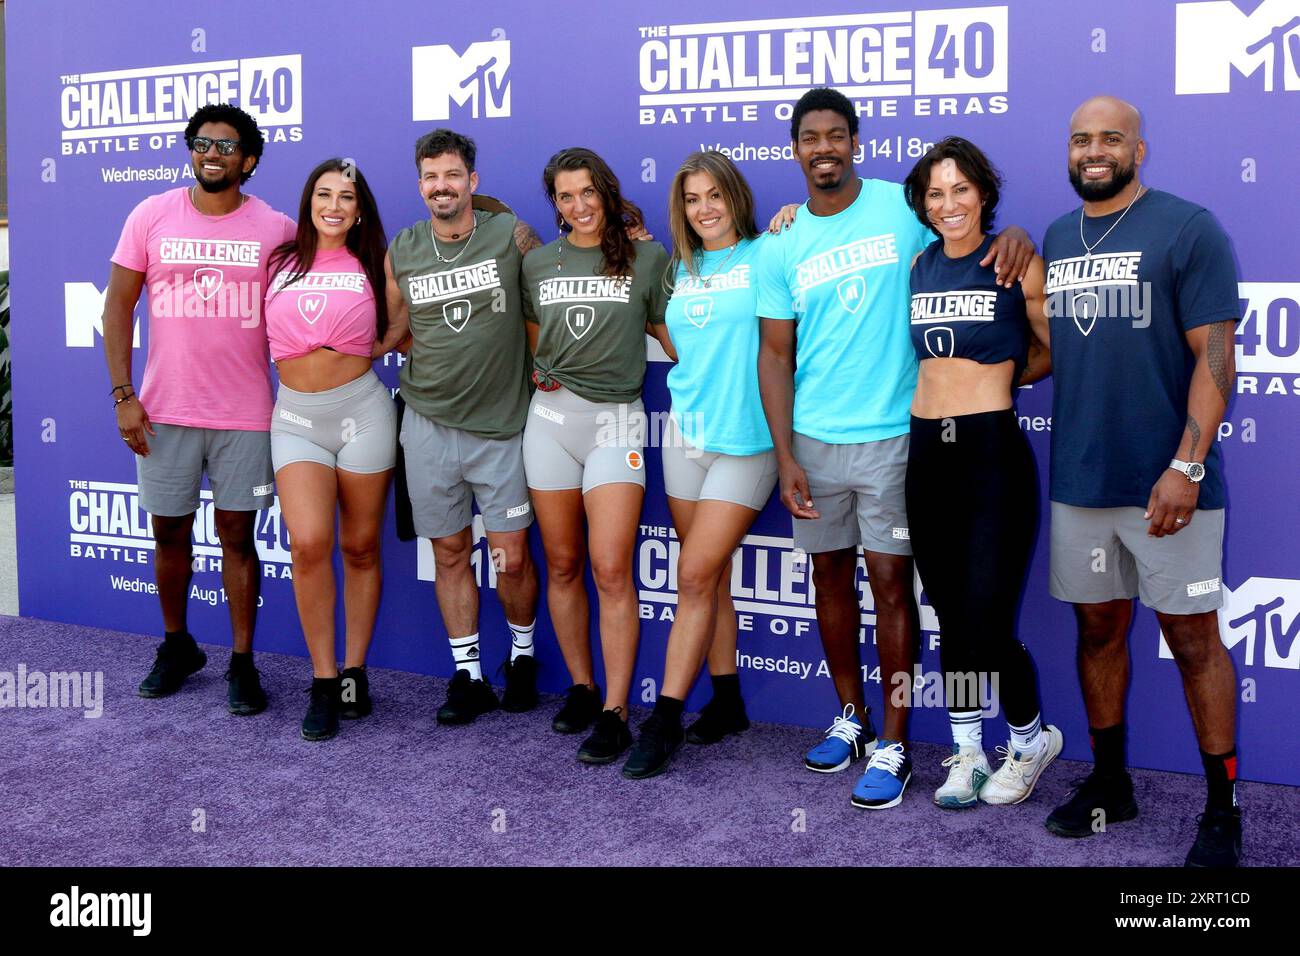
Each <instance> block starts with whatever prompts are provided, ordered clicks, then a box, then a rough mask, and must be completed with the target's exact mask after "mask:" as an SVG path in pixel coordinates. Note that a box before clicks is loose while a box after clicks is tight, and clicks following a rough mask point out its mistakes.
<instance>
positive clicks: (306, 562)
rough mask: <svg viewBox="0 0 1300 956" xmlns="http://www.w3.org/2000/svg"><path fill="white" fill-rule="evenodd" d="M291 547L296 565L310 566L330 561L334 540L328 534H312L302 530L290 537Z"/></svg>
mask: <svg viewBox="0 0 1300 956" xmlns="http://www.w3.org/2000/svg"><path fill="white" fill-rule="evenodd" d="M289 547H290V551H291V552H292V553H293V563H294V565H295V566H296V567H307V568H310V567H315V566H317V565H321V564H327V563H329V560H330V557H331V555H330V552H331V551H332V550H333V548H334V541H333V539H332V538H331V536H330V535H328V534H312V533H304V532H301V531H300V532H298V533H297V534H293V535H292V536H291V537H290V539H289Z"/></svg>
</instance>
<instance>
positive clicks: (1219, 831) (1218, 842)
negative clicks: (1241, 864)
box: [1183, 807, 1241, 870]
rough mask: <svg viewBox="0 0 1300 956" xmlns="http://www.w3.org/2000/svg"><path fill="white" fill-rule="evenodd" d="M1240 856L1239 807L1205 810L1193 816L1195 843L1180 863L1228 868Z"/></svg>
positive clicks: (1220, 868) (1233, 864) (1234, 864)
mask: <svg viewBox="0 0 1300 956" xmlns="http://www.w3.org/2000/svg"><path fill="white" fill-rule="evenodd" d="M1240 856H1241V808H1240V807H1233V808H1232V809H1231V810H1206V811H1205V812H1204V813H1202V814H1201V815H1200V816H1198V817H1197V818H1196V842H1195V843H1193V844H1192V848H1191V849H1190V850H1189V851H1188V852H1187V860H1186V861H1185V862H1184V863H1183V866H1197V867H1201V866H1203V867H1211V868H1213V869H1219V870H1223V869H1229V868H1231V867H1234V866H1236V865H1237V858H1238V857H1240Z"/></svg>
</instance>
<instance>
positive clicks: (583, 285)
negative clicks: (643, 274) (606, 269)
mask: <svg viewBox="0 0 1300 956" xmlns="http://www.w3.org/2000/svg"><path fill="white" fill-rule="evenodd" d="M631 299H632V276H616V277H614V278H612V279H611V278H609V277H608V276H578V277H568V276H555V277H554V278H551V279H543V280H542V281H541V282H540V283H538V288H537V304H538V305H552V304H556V303H561V302H622V303H624V304H626V303H628V302H630V301H631Z"/></svg>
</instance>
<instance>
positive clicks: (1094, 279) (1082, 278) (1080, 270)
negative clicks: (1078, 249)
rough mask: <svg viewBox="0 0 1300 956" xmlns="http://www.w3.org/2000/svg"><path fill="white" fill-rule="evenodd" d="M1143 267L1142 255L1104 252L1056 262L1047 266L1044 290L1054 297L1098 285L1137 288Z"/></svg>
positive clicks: (1139, 253)
mask: <svg viewBox="0 0 1300 956" xmlns="http://www.w3.org/2000/svg"><path fill="white" fill-rule="evenodd" d="M1141 264H1142V253H1141V252H1102V253H1097V254H1096V255H1089V256H1071V257H1070V258H1068V259H1056V260H1053V261H1052V262H1050V263H1048V266H1047V283H1046V286H1045V291H1046V292H1047V294H1048V295H1051V294H1052V293H1053V292H1068V291H1070V290H1071V289H1086V288H1093V287H1095V286H1099V285H1137V284H1138V267H1139V266H1141Z"/></svg>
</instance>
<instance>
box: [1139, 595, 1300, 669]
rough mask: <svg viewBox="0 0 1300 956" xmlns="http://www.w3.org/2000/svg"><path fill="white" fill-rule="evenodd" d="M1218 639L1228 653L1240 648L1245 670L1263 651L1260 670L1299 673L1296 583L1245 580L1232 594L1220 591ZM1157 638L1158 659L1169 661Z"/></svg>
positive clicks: (1299, 603) (1299, 599)
mask: <svg viewBox="0 0 1300 956" xmlns="http://www.w3.org/2000/svg"><path fill="white" fill-rule="evenodd" d="M1223 593H1224V600H1223V607H1221V608H1220V609H1219V636H1220V638H1221V639H1222V640H1223V645H1224V647H1226V648H1228V649H1229V650H1232V649H1233V648H1234V647H1236V646H1237V645H1239V644H1244V645H1245V646H1244V648H1243V650H1244V657H1245V664H1246V666H1247V667H1253V666H1254V665H1255V652H1256V650H1257V649H1258V648H1259V647H1260V646H1261V645H1262V646H1263V648H1264V666H1265V667H1278V668H1283V669H1287V670H1293V671H1294V670H1300V640H1298V639H1297V636H1300V581H1296V580H1293V579H1291V578H1247V579H1246V581H1245V582H1243V583H1242V584H1240V585H1238V586H1237V588H1236V589H1235V590H1229V589H1228V588H1227V587H1224V589H1223ZM1173 656H1174V655H1173V652H1171V651H1170V650H1169V645H1168V644H1167V643H1166V642H1165V636H1164V634H1161V635H1160V657H1161V658H1164V659H1166V660H1169V659H1172V658H1173Z"/></svg>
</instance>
